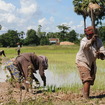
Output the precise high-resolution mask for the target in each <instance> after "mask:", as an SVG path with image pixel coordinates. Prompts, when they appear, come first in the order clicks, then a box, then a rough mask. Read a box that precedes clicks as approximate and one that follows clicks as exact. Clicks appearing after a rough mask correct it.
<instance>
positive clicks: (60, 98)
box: [0, 82, 105, 105]
mask: <svg viewBox="0 0 105 105" xmlns="http://www.w3.org/2000/svg"><path fill="white" fill-rule="evenodd" d="M29 98H31V99H33V100H36V99H43V100H44V102H46V103H47V102H49V100H50V101H51V102H52V103H53V104H51V105H79V104H80V105H105V91H92V90H91V94H90V99H88V100H86V99H84V98H83V96H82V93H81V91H80V92H79V93H73V92H70V91H68V92H61V91H59V92H47V91H41V90H38V89H36V90H34V93H31V92H26V91H25V90H19V89H17V88H13V87H12V86H11V85H10V84H9V83H7V82H0V105H2V104H3V103H4V104H5V103H8V102H9V101H10V100H12V99H13V100H16V101H17V102H22V101H23V100H27V99H29ZM44 105H45V104H44ZM46 105H49V104H46Z"/></svg>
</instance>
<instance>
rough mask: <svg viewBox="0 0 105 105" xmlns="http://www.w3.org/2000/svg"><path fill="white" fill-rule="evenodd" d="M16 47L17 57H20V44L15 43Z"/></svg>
mask: <svg viewBox="0 0 105 105" xmlns="http://www.w3.org/2000/svg"><path fill="white" fill-rule="evenodd" d="M17 45H18V46H17V49H16V50H17V55H20V47H21V45H20V43H17Z"/></svg>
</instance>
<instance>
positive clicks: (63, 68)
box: [0, 45, 105, 90]
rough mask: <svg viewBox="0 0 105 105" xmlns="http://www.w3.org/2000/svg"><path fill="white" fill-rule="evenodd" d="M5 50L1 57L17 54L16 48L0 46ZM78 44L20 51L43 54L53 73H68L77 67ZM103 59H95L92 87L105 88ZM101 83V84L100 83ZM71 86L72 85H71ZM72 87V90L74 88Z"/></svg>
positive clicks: (30, 48)
mask: <svg viewBox="0 0 105 105" xmlns="http://www.w3.org/2000/svg"><path fill="white" fill-rule="evenodd" d="M1 49H3V50H5V53H6V55H7V57H6V58H5V57H3V59H10V58H13V57H16V56H17V52H16V48H0V50H1ZM78 49H79V46H77V45H71V46H59V45H51V46H35V47H33V46H32V47H25V46H23V47H22V48H21V53H26V52H35V53H36V55H45V56H47V58H48V61H49V70H51V71H52V72H53V73H55V74H68V73H72V72H77V71H78V70H77V67H76V65H75V57H76V53H77V52H78ZM104 65H105V61H104V60H103V61H102V60H97V66H98V69H97V75H96V80H95V85H94V86H93V89H105V82H104V74H105V68H104ZM100 83H101V84H100ZM73 87H75V89H76V88H77V89H78V88H80V86H78V85H77V86H73ZM71 88H72V87H71ZM75 89H74V90H75Z"/></svg>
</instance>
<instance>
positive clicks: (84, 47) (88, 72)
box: [76, 26, 105, 98]
mask: <svg viewBox="0 0 105 105" xmlns="http://www.w3.org/2000/svg"><path fill="white" fill-rule="evenodd" d="M85 34H86V36H85V37H84V38H83V39H82V40H81V42H80V49H79V51H78V53H77V55H76V64H77V67H78V70H79V74H80V78H81V80H82V83H83V97H84V98H89V93H90V85H93V84H94V80H95V75H96V69H97V67H96V59H97V58H98V59H101V60H104V55H105V49H104V46H103V44H102V41H101V40H100V39H99V37H98V36H97V35H95V34H94V29H93V27H92V26H89V27H87V28H86V29H85Z"/></svg>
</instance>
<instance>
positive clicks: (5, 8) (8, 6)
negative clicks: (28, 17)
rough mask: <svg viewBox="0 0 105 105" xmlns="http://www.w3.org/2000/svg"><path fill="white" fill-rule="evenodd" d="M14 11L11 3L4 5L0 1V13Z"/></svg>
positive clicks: (1, 0)
mask: <svg viewBox="0 0 105 105" xmlns="http://www.w3.org/2000/svg"><path fill="white" fill-rule="evenodd" d="M14 10H15V6H14V5H12V4H11V3H6V2H4V1H3V0H0V11H1V12H2V11H4V12H13V11H14Z"/></svg>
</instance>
